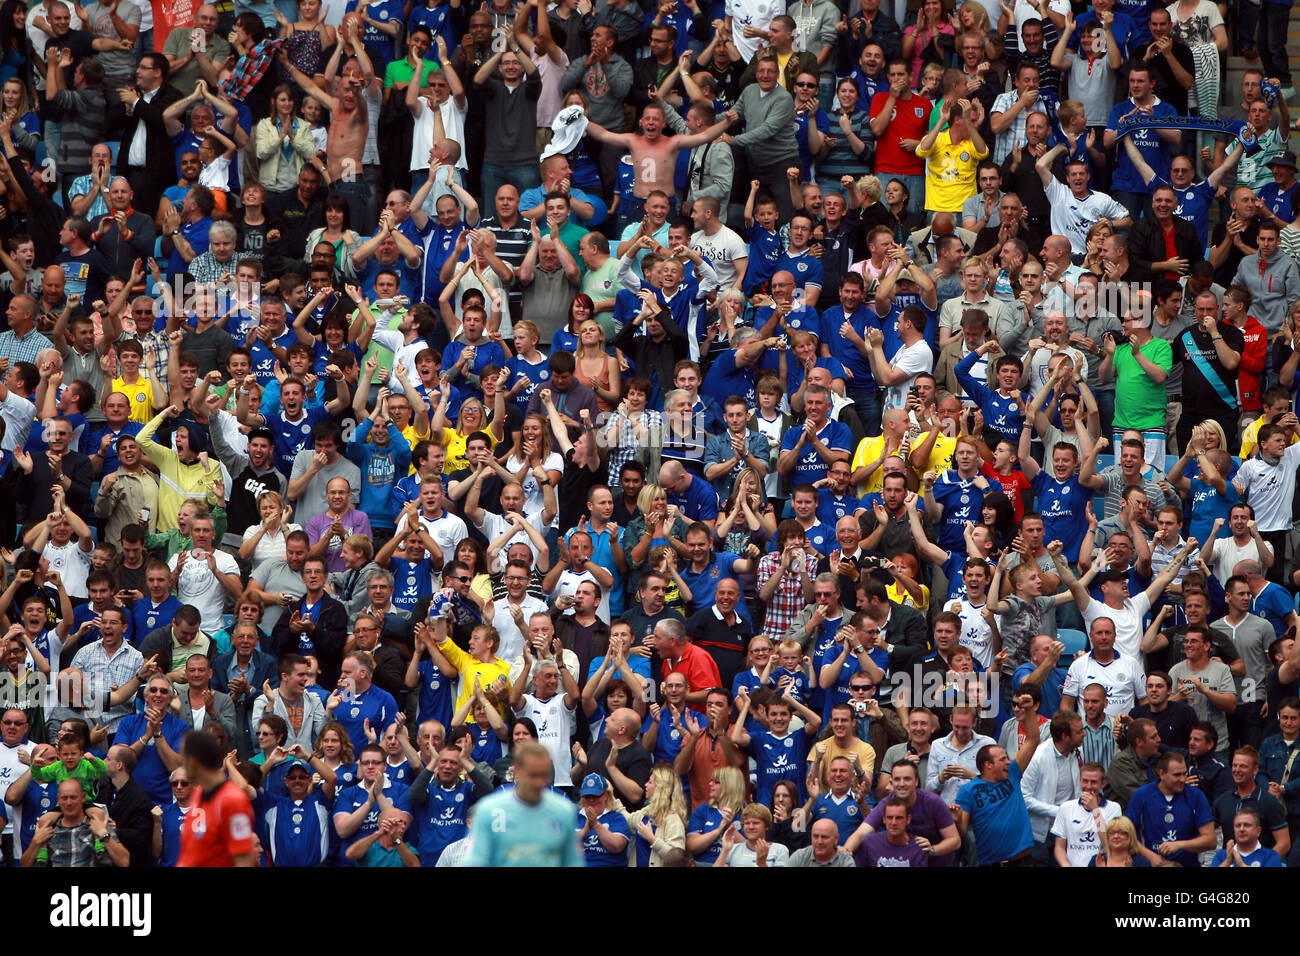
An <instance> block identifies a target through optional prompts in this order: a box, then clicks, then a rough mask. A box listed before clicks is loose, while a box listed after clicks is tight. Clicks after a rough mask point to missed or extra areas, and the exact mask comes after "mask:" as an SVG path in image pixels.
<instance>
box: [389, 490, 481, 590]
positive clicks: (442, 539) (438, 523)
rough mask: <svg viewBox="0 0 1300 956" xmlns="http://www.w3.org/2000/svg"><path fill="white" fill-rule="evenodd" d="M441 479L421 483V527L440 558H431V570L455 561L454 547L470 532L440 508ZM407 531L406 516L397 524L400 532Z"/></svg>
mask: <svg viewBox="0 0 1300 956" xmlns="http://www.w3.org/2000/svg"><path fill="white" fill-rule="evenodd" d="M443 500H444V499H443V496H442V477H441V476H439V475H429V476H428V477H426V478H423V479H421V481H420V513H419V521H420V524H422V525H424V529H425V530H426V531H428V532H429V537H431V538H433V540H434V541H436V542H437V543H438V548H439V550H441V551H442V554H435V555H432V558H433V566H434V568H435V569H436V568H440V567H442V565H443V564H444V563H445V562H447V561H452V560H454V559H455V557H456V545H458V544H460V543H461V542H462V541H464V540H465V539H466V538H468V537H469V529H468V528H466V527H465V522H464V521H462V520H461V519H460V518H459V517H458V516H457V515H454V514H452V513H451V512H449V511H447V510H446V509H445V508H443V506H442V503H443ZM405 527H406V516H405V515H403V516H402V520H401V521H400V522H399V523H398V528H397V530H398V531H399V532H400V531H401V530H402V529H403V528H405Z"/></svg>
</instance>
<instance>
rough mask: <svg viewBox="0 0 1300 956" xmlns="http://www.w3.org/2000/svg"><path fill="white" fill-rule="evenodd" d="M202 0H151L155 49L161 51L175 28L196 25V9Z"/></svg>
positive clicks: (179, 28)
mask: <svg viewBox="0 0 1300 956" xmlns="http://www.w3.org/2000/svg"><path fill="white" fill-rule="evenodd" d="M199 4H200V0H150V6H151V7H152V8H153V49H154V52H155V53H161V52H162V51H163V46H164V44H166V42H167V37H168V35H169V34H170V33H171V32H172V31H173V30H185V29H188V28H190V27H193V26H194V11H196V10H197V9H198V8H199Z"/></svg>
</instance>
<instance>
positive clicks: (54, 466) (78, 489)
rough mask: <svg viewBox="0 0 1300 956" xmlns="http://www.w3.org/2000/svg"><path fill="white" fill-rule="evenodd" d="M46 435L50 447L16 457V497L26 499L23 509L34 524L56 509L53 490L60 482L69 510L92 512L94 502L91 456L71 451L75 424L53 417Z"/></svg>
mask: <svg viewBox="0 0 1300 956" xmlns="http://www.w3.org/2000/svg"><path fill="white" fill-rule="evenodd" d="M50 421H51V423H52V424H51V425H50V426H49V431H48V432H47V433H46V437H47V439H48V441H49V450H48V451H47V452H45V453H44V454H42V453H41V452H36V453H35V454H31V455H27V454H25V455H23V456H22V457H21V458H18V457H15V459H14V465H16V466H17V467H18V468H20V469H21V471H22V474H20V475H19V477H18V485H17V489H16V496H17V499H18V501H20V502H23V512H24V514H25V516H26V518H27V520H28V523H29V524H35V523H36V522H37V521H39V520H41V519H43V518H44V517H45V516H46V515H48V514H49V513H50V512H51V511H53V510H54V496H53V494H52V492H51V489H52V488H53V487H54V485H56V484H57V485H60V486H61V487H62V488H63V491H64V497H65V499H66V501H67V509H68V510H69V511H73V512H75V513H76V514H79V515H89V514H90V513H91V512H90V509H91V507H92V503H91V500H90V485H91V483H92V482H93V481H94V480H95V469H94V466H92V465H91V463H90V458H89V457H87V456H86V455H83V454H81V452H78V451H72V450H71V449H70V448H69V445H70V444H71V443H72V423H71V422H69V421H68V420H67V419H66V418H64V417H63V416H61V415H60V416H58V417H57V418H52V419H50Z"/></svg>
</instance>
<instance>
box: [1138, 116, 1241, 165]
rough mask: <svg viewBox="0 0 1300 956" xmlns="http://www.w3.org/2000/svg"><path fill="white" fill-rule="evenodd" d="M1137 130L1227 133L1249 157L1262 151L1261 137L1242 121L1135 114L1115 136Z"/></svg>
mask: <svg viewBox="0 0 1300 956" xmlns="http://www.w3.org/2000/svg"><path fill="white" fill-rule="evenodd" d="M1136 129H1177V130H1187V129H1194V130H1199V131H1201V132H1204V133H1225V134H1227V135H1228V136H1234V137H1236V139H1237V142H1239V143H1241V148H1242V149H1244V150H1245V151H1246V155H1247V156H1254V155H1255V154H1256V153H1258V152H1259V150H1260V145H1259V137H1258V136H1256V135H1255V131H1254V130H1253V129H1251V127H1250V124H1249V123H1243V122H1241V121H1240V120H1226V119H1208V118H1205V117H1200V116H1147V115H1144V114H1142V113H1135V114H1133V115H1132V116H1126V117H1125V118H1124V119H1122V120H1120V121H1119V126H1118V127H1116V129H1115V135H1116V136H1117V137H1118V136H1127V135H1128V134H1129V133H1131V132H1133V131H1134V130H1136Z"/></svg>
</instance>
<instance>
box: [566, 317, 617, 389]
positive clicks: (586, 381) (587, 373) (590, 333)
mask: <svg viewBox="0 0 1300 956" xmlns="http://www.w3.org/2000/svg"><path fill="white" fill-rule="evenodd" d="M574 359H575V360H576V362H577V364H576V367H575V368H574V370H573V377H574V378H576V379H577V380H578V381H579V382H581V383H582V384H583V385H586V386H587V387H588V388H589V389H591V390H592V391H593V392H595V393H596V408H597V409H598V410H600V411H602V412H610V411H613V410H614V406H615V404H617V402H618V399H619V392H620V391H621V390H622V384H623V383H622V376H621V373H620V372H619V368H618V359H617V358H615V357H614V356H613V355H610V354H609V353H607V352H606V351H605V330H604V329H602V328H601V327H600V323H599V322H597V321H596V320H595V319H585V320H584V321H582V322H581V323H579V325H578V349H577V352H576V353H575V355H574Z"/></svg>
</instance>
